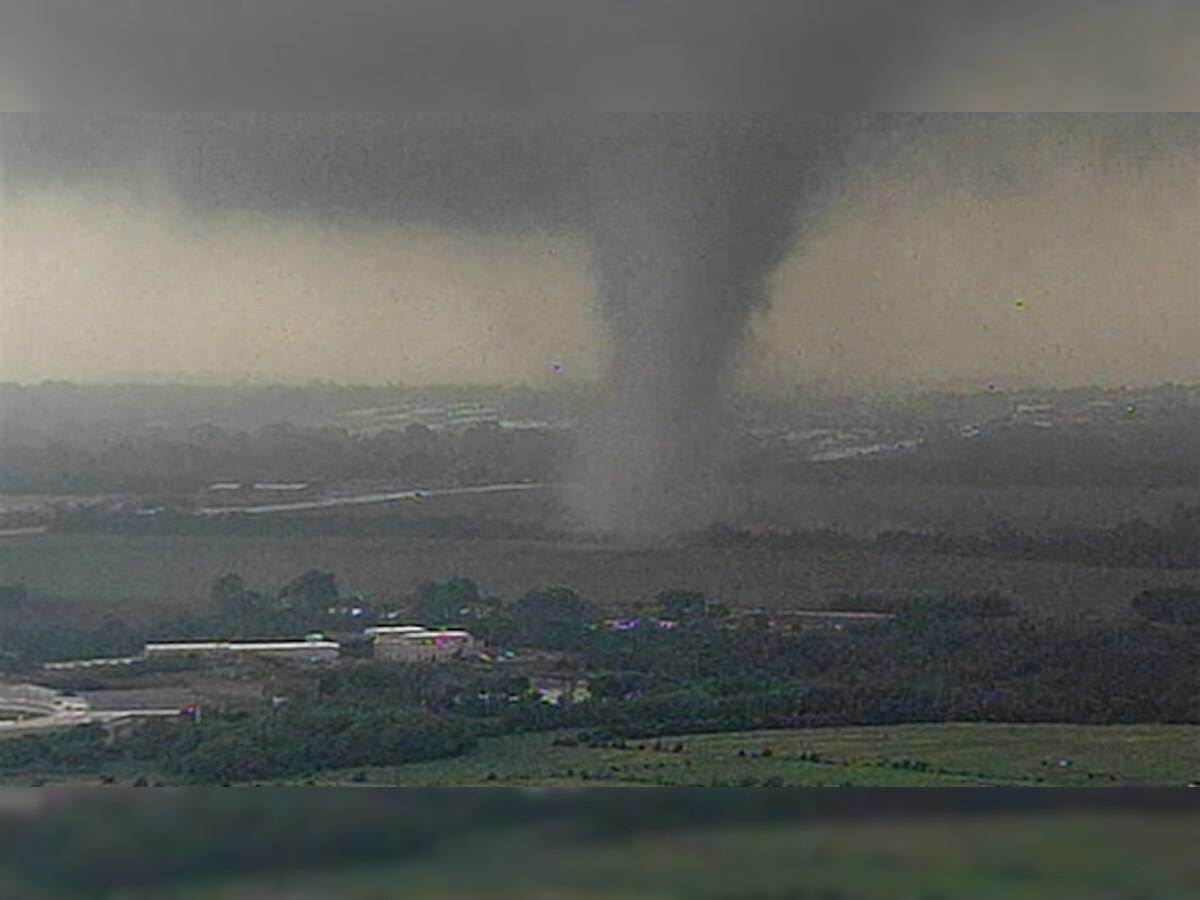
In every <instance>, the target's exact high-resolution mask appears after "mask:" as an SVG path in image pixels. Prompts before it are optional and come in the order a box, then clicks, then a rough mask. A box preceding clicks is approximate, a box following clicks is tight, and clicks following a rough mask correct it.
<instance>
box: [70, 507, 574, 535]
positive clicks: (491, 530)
mask: <svg viewBox="0 0 1200 900" xmlns="http://www.w3.org/2000/svg"><path fill="white" fill-rule="evenodd" d="M52 528H53V530H54V531H55V532H57V533H60V534H124V535H131V536H143V537H148V536H168V535H169V536H174V537H238V538H316V537H335V538H407V539H411V540H500V541H503V540H539V539H549V538H552V537H559V536H560V534H559V532H557V531H555V530H552V529H551V528H549V527H548V526H546V525H542V524H538V523H537V522H535V521H533V520H532V517H530V518H526V519H523V520H517V519H515V518H497V517H488V516H466V515H430V514H427V513H424V512H421V513H414V512H413V511H411V510H409V511H406V512H402V513H388V512H374V513H372V514H369V515H361V514H359V515H355V514H352V513H351V514H340V513H338V512H336V511H334V512H330V511H322V512H321V513H320V514H315V515H314V514H307V515H306V514H291V515H284V514H275V515H269V516H256V515H249V514H239V513H231V514H228V515H222V516H220V517H214V516H197V515H193V514H191V513H189V512H187V511H172V510H163V511H162V512H161V513H159V514H156V515H153V516H149V515H139V514H138V513H137V512H135V511H126V512H110V511H107V510H102V509H94V508H93V509H78V510H72V511H70V512H67V513H63V514H61V515H60V516H59V517H58V518H57V519H56V521H55V522H54V525H53V526H52Z"/></svg>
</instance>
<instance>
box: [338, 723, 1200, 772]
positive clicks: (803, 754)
mask: <svg viewBox="0 0 1200 900" xmlns="http://www.w3.org/2000/svg"><path fill="white" fill-rule="evenodd" d="M555 738H556V736H555V735H547V734H535V735H521V736H516V737H504V738H496V739H491V740H485V741H484V742H482V743H481V744H480V746H479V747H478V748H477V749H476V750H475V751H473V752H472V753H470V754H468V755H466V756H464V757H461V758H459V759H452V760H442V761H438V762H434V763H420V764H415V765H409V766H402V767H396V768H389V769H379V770H368V771H366V772H365V773H362V772H359V773H344V774H343V775H341V776H337V777H333V778H330V779H327V780H326V783H335V784H347V783H350V778H351V777H352V776H355V780H358V779H357V776H361V775H363V774H365V775H366V779H367V781H368V782H369V783H372V784H385V785H389V786H409V787H428V786H435V785H436V786H442V787H454V786H489V785H490V786H498V787H503V786H508V787H512V786H537V787H548V786H553V787H566V786H575V787H582V786H588V785H594V786H595V785H603V786H629V787H711V786H714V785H716V786H726V787H739V786H760V785H764V784H765V785H766V786H789V787H837V786H853V787H982V786H992V787H995V786H1006V785H1007V786H1022V787H1032V786H1046V787H1108V786H1124V787H1131V786H1143V787H1144V786H1182V785H1186V784H1189V783H1191V782H1193V781H1200V727H1196V726H1157V725H1147V726H1113V727H1080V726H1066V725H909V726H900V727H889V728H846V729H821V730H800V731H781V732H763V733H744V734H718V735H701V736H688V737H682V738H678V739H663V740H662V741H657V740H654V739H651V740H630V741H627V742H626V749H614V748H610V747H605V748H590V747H569V746H562V745H561V743H562V742H561V740H559V741H558V742H557V743H556V739H555ZM559 738H561V735H560V736H559ZM678 744H682V745H683V747H684V751H683V752H674V749H675V747H676V745H678ZM656 745H658V749H656ZM1064 761H1065V763H1066V765H1062V763H1063V762H1064Z"/></svg>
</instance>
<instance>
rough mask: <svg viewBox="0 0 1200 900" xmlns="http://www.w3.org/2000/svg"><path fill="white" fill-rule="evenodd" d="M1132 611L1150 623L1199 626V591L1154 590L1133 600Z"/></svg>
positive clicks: (1186, 589)
mask: <svg viewBox="0 0 1200 900" xmlns="http://www.w3.org/2000/svg"><path fill="white" fill-rule="evenodd" d="M1131 605H1132V606H1133V611H1134V612H1136V613H1137V614H1138V615H1140V616H1142V617H1143V618H1145V619H1148V620H1149V621H1151V622H1160V623H1162V624H1165V625H1186V626H1189V627H1196V626H1200V590H1195V589H1193V588H1156V589H1154V590H1149V591H1144V592H1142V593H1141V594H1138V595H1137V596H1136V597H1134V598H1133V602H1132V604H1131Z"/></svg>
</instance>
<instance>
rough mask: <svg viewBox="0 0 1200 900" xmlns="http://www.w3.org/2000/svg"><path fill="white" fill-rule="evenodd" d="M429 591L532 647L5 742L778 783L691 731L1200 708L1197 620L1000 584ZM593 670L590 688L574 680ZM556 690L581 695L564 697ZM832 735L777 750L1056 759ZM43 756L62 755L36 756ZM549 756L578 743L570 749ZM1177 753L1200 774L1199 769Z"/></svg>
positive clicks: (980, 773) (126, 761)
mask: <svg viewBox="0 0 1200 900" xmlns="http://www.w3.org/2000/svg"><path fill="white" fill-rule="evenodd" d="M214 596H215V603H216V605H217V607H218V608H219V609H220V610H221V612H219V613H218V614H217V615H218V617H220V616H223V617H224V621H225V622H227V623H232V624H233V625H239V626H240V627H241V628H255V629H258V628H263V629H265V628H268V627H269V626H270V623H271V622H272V621H278V622H283V623H287V624H288V627H291V628H295V627H300V626H303V627H305V628H309V627H317V626H319V625H321V624H322V623H327V622H328V621H329V620H330V616H331V615H333V616H334V617H336V616H337V615H341V613H340V610H341V608H342V604H343V598H342V596H341V594H340V592H339V589H338V584H337V581H336V579H335V578H333V576H332V575H330V574H329V573H323V572H319V571H310V572H308V573H305V574H304V575H301V576H300V577H298V578H296V579H293V580H292V581H290V582H288V583H287V584H286V585H285V586H284V587H283V588H282V589H280V590H279V591H277V592H275V593H271V594H266V593H263V592H258V591H254V590H250V589H248V588H247V587H246V585H245V583H244V582H242V581H241V580H240V579H239V578H237V577H236V576H226V577H223V578H221V579H219V580H218V581H217V582H216V584H215V585H214ZM410 602H411V605H412V608H415V609H417V610H420V611H422V612H425V613H427V614H429V615H430V616H432V618H433V620H434V621H435V624H444V625H459V626H465V627H468V628H470V629H471V630H472V631H473V632H475V633H476V634H478V635H480V636H482V637H484V638H486V639H487V641H488V643H489V644H491V645H492V646H494V647H498V648H506V647H511V648H519V650H520V652H519V654H517V655H516V656H515V657H514V658H511V659H508V660H506V661H500V662H475V663H471V662H465V661H464V662H462V663H460V664H456V665H447V666H422V665H412V666H405V665H399V664H393V663H377V662H373V661H371V660H367V659H362V660H357V661H356V660H352V659H347V660H345V661H344V662H343V663H342V664H341V665H340V666H339V667H338V668H336V669H332V670H319V669H318V670H314V671H313V673H312V674H310V675H309V676H308V677H307V678H306V679H301V682H300V683H297V682H296V681H295V679H293V681H292V687H291V689H290V690H289V694H288V697H289V699H288V701H287V702H286V703H284V704H283V705H282V706H279V707H277V708H269V709H263V710H260V711H258V712H253V713H250V714H244V715H238V716H229V715H225V716H221V715H209V716H205V717H204V720H203V721H202V722H201V723H200V724H198V725H189V724H186V723H175V724H172V725H167V726H162V727H160V726H154V727H147V728H144V729H141V730H140V731H136V732H135V733H133V734H132V735H130V736H128V737H127V738H126V739H123V740H120V741H117V742H114V743H111V744H106V743H105V741H104V740H103V737H104V736H103V735H102V734H101V733H100V732H99V731H96V732H93V733H91V735H90V738H87V737H80V735H79V734H70V735H65V736H64V735H42V736H34V737H26V738H20V739H16V740H14V741H13V742H12V743H11V744H8V745H5V747H4V754H2V755H0V762H6V764H7V765H6V768H7V770H8V771H9V772H10V773H11V774H17V773H23V774H24V775H25V776H27V777H29V778H32V777H42V776H45V775H47V774H55V775H67V774H70V773H72V772H85V773H86V772H106V773H109V774H115V773H119V772H127V771H128V770H129V767H130V766H131V765H135V764H136V765H140V766H142V767H144V768H145V769H146V770H147V771H149V772H150V773H152V774H153V775H154V776H156V777H165V778H168V779H170V780H174V781H182V782H191V783H202V784H211V783H224V782H230V781H247V780H262V779H275V778H283V777H289V776H305V777H311V776H315V775H319V774H320V773H322V772H325V771H328V770H331V769H347V768H352V767H360V766H368V767H378V766H394V765H401V764H406V763H410V762H414V761H420V760H432V759H440V758H446V757H454V756H459V755H461V754H463V753H466V752H468V751H471V750H472V749H474V748H475V747H476V746H477V744H478V742H479V741H481V740H484V741H486V740H488V739H491V738H498V737H501V736H505V735H522V734H545V733H550V732H555V733H557V739H558V742H559V743H558V746H559V747H560V748H563V750H564V752H566V751H567V750H570V751H576V750H580V748H582V749H583V750H586V751H588V752H587V753H583V752H581V753H580V758H579V760H578V762H577V763H576V764H574V765H571V766H565V765H559V767H558V768H557V769H554V770H553V771H552V772H543V773H542V774H543V775H544V776H545V777H548V778H552V779H563V778H566V779H567V780H568V781H570V779H571V778H578V779H580V780H583V775H584V773H587V774H588V780H595V781H600V782H603V781H609V780H618V781H624V780H630V781H631V782H633V783H680V784H689V785H706V786H712V785H713V784H718V785H729V784H731V783H732V785H733V786H739V785H742V784H743V779H751V780H753V781H754V783H755V784H757V783H759V782H760V781H765V782H766V783H767V784H768V785H770V786H779V785H780V784H787V783H792V781H790V780H789V777H788V776H787V775H786V774H785V773H784V772H782V771H778V770H776V769H773V768H771V767H770V766H763V765H762V764H761V763H747V764H745V765H750V766H751V768H752V769H753V770H754V772H755V773H756V774H750V773H749V772H748V771H743V769H744V767H745V766H744V765H743V766H742V767H740V768H739V767H738V766H737V765H734V766H732V767H731V766H729V765H728V761H726V765H725V768H726V770H727V771H728V772H731V773H735V774H734V776H730V777H724V778H722V777H720V776H718V775H717V774H714V772H715V771H716V770H714V769H713V768H712V767H707V768H706V767H704V766H701V767H699V768H696V769H693V770H692V771H690V772H687V771H684V769H690V768H691V767H692V763H691V758H690V757H688V756H686V755H685V750H684V749H683V748H682V747H678V748H677V742H678V741H679V739H680V736H681V735H690V734H712V733H729V734H735V733H742V732H753V731H761V730H780V729H784V730H795V729H811V728H814V727H826V728H835V727H847V726H880V725H898V724H907V723H912V724H927V723H935V722H941V723H980V724H983V723H1031V724H1032V723H1071V724H1077V725H1119V724H1125V725H1134V724H1147V725H1182V724H1200V709H1197V707H1196V702H1195V701H1196V697H1197V696H1200V645H1198V644H1197V642H1196V639H1195V638H1196V631H1195V629H1193V628H1190V627H1186V626H1174V625H1172V626H1162V625H1158V624H1155V623H1152V622H1143V623H1141V624H1124V625H1121V626H1114V625H1108V624H1102V623H1101V624H1085V623H1062V622H1046V621H1037V620H1031V619H1027V618H1024V617H1021V616H1019V615H1017V614H1016V613H1015V609H1014V607H1013V604H1012V603H1011V601H1010V600H1009V599H1008V598H1006V597H1004V596H1003V595H998V594H995V593H988V594H977V595H952V594H947V595H913V596H908V597H896V596H887V597H877V596H870V595H868V596H861V597H855V598H848V599H847V605H850V606H854V607H857V608H859V609H872V608H874V609H885V610H887V611H888V612H890V613H891V614H892V615H893V616H894V618H892V619H886V618H885V619H879V620H869V621H865V622H852V623H850V624H846V625H839V626H837V627H833V626H832V625H829V624H827V625H825V626H823V627H822V626H821V625H820V623H818V624H817V625H816V626H814V625H813V624H812V623H811V622H805V621H803V620H799V621H797V620H795V619H792V618H789V617H788V616H787V615H786V613H784V614H779V615H775V616H772V615H771V614H767V613H753V614H746V613H741V612H737V611H735V610H731V609H729V608H728V607H726V606H725V605H724V604H720V603H716V602H713V601H711V600H709V599H708V598H707V597H705V596H704V595H702V594H698V593H695V592H688V591H670V592H665V593H662V594H660V595H659V596H658V597H656V598H654V599H652V600H651V601H648V602H646V603H645V604H642V605H640V607H638V608H635V609H631V610H627V611H626V614H627V616H633V617H634V618H630V619H625V620H623V621H621V622H620V623H619V627H617V623H607V622H604V621H603V620H600V619H598V617H597V616H596V613H595V611H594V610H593V609H592V608H591V607H590V606H589V605H588V604H587V603H586V602H585V601H584V600H583V598H581V597H580V596H579V595H577V594H576V593H574V592H573V591H571V590H569V589H567V588H563V587H549V588H544V589H540V590H535V591H532V592H528V593H526V594H524V595H522V596H520V597H517V598H514V599H512V600H510V601H505V600H503V599H501V598H496V597H491V596H487V595H485V594H484V593H483V592H482V591H480V589H479V588H478V587H477V586H476V585H475V584H474V583H473V582H471V581H469V580H466V579H461V578H460V579H455V580H452V581H449V582H443V583H430V584H428V585H425V586H424V587H423V588H421V589H420V590H419V591H417V592H416V594H415V595H414V596H413V597H412V598H411V601H410ZM1138 602H1139V603H1140V601H1138ZM1135 605H1137V603H1135ZM331 609H333V610H334V613H333V614H331V613H330V610H331ZM364 609H365V610H366V611H367V612H368V613H369V614H371V613H370V611H369V608H366V607H364ZM664 616H673V617H674V618H673V619H664V618H663V617H664ZM220 621H222V619H220V618H216V619H214V620H212V621H211V622H210V623H209V625H208V626H207V627H208V628H214V627H217V625H216V624H214V623H217V622H220ZM367 621H370V619H369V618H368V619H367ZM185 683H186V682H185ZM302 684H307V687H301V685H302ZM577 685H585V686H586V688H587V691H586V693H585V694H581V695H580V694H577V692H576V691H575V686H577ZM548 690H557V691H558V692H559V693H560V694H561V693H563V692H566V694H567V695H566V696H564V697H560V698H553V697H552V698H551V699H552V700H554V701H555V702H547V694H546V692H547V691H548ZM1032 733H1033V732H1030V734H1032ZM1165 733H1166V732H1164V734H1165ZM664 742H665V744H664ZM655 745H658V746H657V749H655ZM486 746H487V747H491V748H494V747H496V746H497V745H495V744H494V743H488V744H487V745H486ZM499 746H501V747H503V745H499ZM639 747H640V748H641V749H637V748H639ZM647 747H650V748H651V749H650V750H647V749H646V748H647ZM768 749H770V748H768ZM597 750H599V751H606V752H607V751H619V753H620V754H631V755H629V756H628V757H627V759H628V760H629V763H628V765H627V764H626V763H625V762H622V763H621V764H620V765H617V764H615V763H614V762H612V760H611V758H610V757H604V759H605V760H608V761H607V762H601V763H600V768H595V766H596V765H597V760H596V759H595V758H594V757H593V756H589V755H588V754H589V753H590V752H591V751H597ZM634 751H636V752H634ZM487 752H488V753H489V754H490V753H491V750H489V751H487ZM647 752H649V753H651V754H660V755H658V756H654V755H652V756H650V757H647V756H646V755H645V754H646V753H647ZM813 752H815V751H803V752H802V751H795V752H793V753H791V754H790V755H786V756H780V758H779V759H778V760H776V761H775V764H784V763H788V764H789V765H791V764H796V763H799V764H800V765H799V766H798V767H795V768H794V771H793V770H788V771H790V772H791V775H790V778H791V779H798V781H796V783H799V784H801V785H806V786H807V785H814V784H830V785H833V784H846V783H849V784H864V783H865V784H875V785H879V784H926V785H931V784H955V785H957V784H962V783H964V781H966V782H970V783H1012V782H1014V781H1015V782H1026V783H1032V782H1034V781H1036V778H1037V777H1042V778H1043V779H1046V780H1048V778H1047V776H1045V775H1042V776H1036V775H1034V774H1031V773H1030V772H1029V771H1028V770H1027V769H1022V770H1020V771H1019V772H1013V771H1005V770H997V769H993V768H990V767H987V766H984V767H981V768H977V767H971V766H970V765H969V764H964V765H963V766H950V765H938V764H936V763H934V762H931V761H930V760H928V759H926V758H925V757H924V756H913V757H908V756H901V757H895V756H893V755H892V754H890V753H888V754H884V756H885V757H886V758H885V759H884V760H883V761H882V762H880V763H879V764H877V765H871V766H864V765H862V764H861V760H859V761H858V762H856V764H855V766H854V767H853V768H854V769H855V772H854V774H849V775H848V774H846V773H845V772H843V771H842V770H841V769H839V768H838V766H840V764H841V761H835V762H833V763H831V762H830V761H829V760H827V759H825V758H824V756H823V755H821V754H818V755H817V757H813V756H812V753H813ZM1046 752H1047V753H1053V752H1055V751H1054V750H1053V749H1051V748H1047V749H1046ZM1060 752H1061V751H1060ZM664 753H669V754H673V755H674V758H675V759H677V760H682V761H683V762H684V767H683V769H681V768H680V767H679V765H678V762H676V763H675V764H667V763H666V762H665V759H666V758H667V757H664V756H662V755H661V754H664ZM567 755H570V754H567ZM761 756H763V754H762V753H758V754H757V756H755V755H754V754H753V753H752V754H751V755H750V756H745V755H744V754H743V755H742V756H740V757H739V758H741V759H757V758H759V757H761ZM766 756H767V757H773V756H774V754H773V752H772V753H768V754H766ZM39 759H45V760H48V761H53V763H52V764H51V765H49V766H42V767H40V768H39V764H38V762H37V761H38V760H39ZM544 759H545V760H551V759H553V760H558V761H559V763H561V762H562V760H563V755H562V754H555V753H551V754H547V755H545V757H544ZM1191 765H1192V763H1191V762H1190V761H1189V762H1188V767H1190V766H1191ZM718 768H719V767H718ZM1171 771H1172V777H1173V778H1174V777H1178V778H1180V779H1186V780H1190V779H1191V778H1192V777H1195V775H1196V774H1200V773H1193V772H1188V773H1184V772H1181V771H1179V770H1171ZM663 772H666V773H668V774H669V775H670V777H668V778H667V780H666V781H664V780H663V777H664V776H663V775H662V773H663ZM1087 774H1089V775H1091V776H1093V777H1092V778H1089V779H1088V781H1087V782H1082V781H1081V782H1080V783H1094V784H1102V783H1103V784H1108V783H1112V782H1113V780H1114V778H1117V776H1115V775H1114V773H1112V772H1111V771H1109V770H1096V771H1093V770H1090V769H1089V770H1087ZM488 775H489V776H490V775H497V779H496V780H499V775H498V774H497V773H495V772H494V771H489V773H488ZM1110 776H1111V777H1110ZM514 777H517V779H518V780H520V778H521V776H520V775H519V773H517V774H516V775H515V776H514ZM731 778H732V782H731V780H730V779H731ZM363 780H367V778H366V777H365V776H364V778H363ZM452 780H453V779H452ZM1117 780H1121V779H1119V778H1117ZM1125 780H1137V779H1136V778H1132V779H1125ZM1147 780H1151V781H1152V780H1153V778H1152V777H1147Z"/></svg>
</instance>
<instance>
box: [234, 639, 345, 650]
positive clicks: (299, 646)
mask: <svg viewBox="0 0 1200 900" xmlns="http://www.w3.org/2000/svg"><path fill="white" fill-rule="evenodd" d="M228 647H229V649H230V650H233V651H238V652H249V653H255V652H257V653H263V652H270V651H273V650H279V651H290V650H339V649H341V645H340V644H338V643H336V642H334V641H263V642H259V643H246V644H229V645H228Z"/></svg>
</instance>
